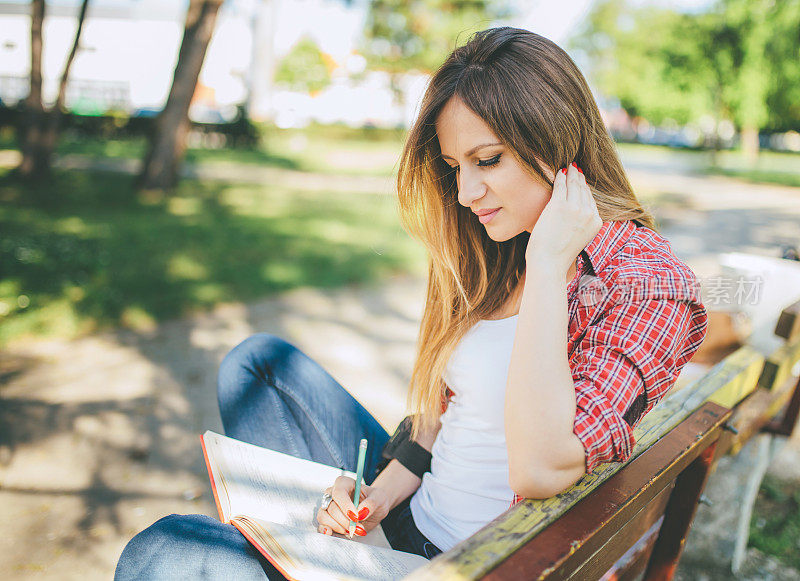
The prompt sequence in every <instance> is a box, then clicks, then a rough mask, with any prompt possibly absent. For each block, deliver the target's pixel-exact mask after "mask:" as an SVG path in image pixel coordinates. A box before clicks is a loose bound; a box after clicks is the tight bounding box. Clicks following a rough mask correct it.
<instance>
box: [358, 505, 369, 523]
mask: <svg viewBox="0 0 800 581" xmlns="http://www.w3.org/2000/svg"><path fill="white" fill-rule="evenodd" d="M368 514H369V509H368V508H367V507H366V506H365V507H364V508H362V509H361V510H359V511H358V520H364V519H365V518H367V515H368Z"/></svg>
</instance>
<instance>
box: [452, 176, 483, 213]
mask: <svg viewBox="0 0 800 581" xmlns="http://www.w3.org/2000/svg"><path fill="white" fill-rule="evenodd" d="M456 182H457V185H458V202H459V203H460V204H461V205H462V206H465V207H467V208H470V207H472V203H473V202H474V201H475V200H478V199H480V198H482V197H483V196H484V195H485V194H486V184H485V183H484V181H483V178H482V177H481V175H480V174H479V173H477V172H471V171H464V170H463V169H462V170H461V171H459V173H458V177H457V180H456Z"/></svg>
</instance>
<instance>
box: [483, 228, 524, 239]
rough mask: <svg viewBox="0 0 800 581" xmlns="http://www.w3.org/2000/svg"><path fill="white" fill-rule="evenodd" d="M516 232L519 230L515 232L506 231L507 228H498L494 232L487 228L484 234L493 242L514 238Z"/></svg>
mask: <svg viewBox="0 0 800 581" xmlns="http://www.w3.org/2000/svg"><path fill="white" fill-rule="evenodd" d="M517 234H519V232H517V233H516V234H515V233H513V232H508V231H507V230H499V231H496V232H493V231H491V230H488V229H487V230H486V235H487V236H488V237H489V238H491V239H492V240H494V241H495V242H506V241H508V240H511V239H512V238H514V237H515V236H516V235H517Z"/></svg>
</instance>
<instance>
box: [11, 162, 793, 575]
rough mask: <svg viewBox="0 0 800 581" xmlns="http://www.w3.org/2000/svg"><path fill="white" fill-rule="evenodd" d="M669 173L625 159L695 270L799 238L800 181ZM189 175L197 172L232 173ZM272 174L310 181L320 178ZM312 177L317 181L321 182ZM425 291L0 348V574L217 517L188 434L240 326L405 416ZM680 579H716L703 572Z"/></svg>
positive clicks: (785, 466) (82, 568)
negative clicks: (174, 520)
mask: <svg viewBox="0 0 800 581" xmlns="http://www.w3.org/2000/svg"><path fill="white" fill-rule="evenodd" d="M84 161H85V160H84ZM0 163H2V160H0ZM87 167H95V164H88V166H87ZM673 169H674V171H672V172H670V171H668V168H667V169H664V168H653V167H648V166H646V165H643V164H640V165H639V166H637V164H636V162H635V161H631V163H630V165H629V171H630V176H631V179H632V181H633V182H634V185H635V186H636V188H637V191H640V192H642V197H643V199H644V200H645V202H646V203H648V204H650V205H651V206H652V207H653V209H654V211H655V212H656V215H657V217H658V218H659V221H660V223H661V225H662V231H663V233H664V234H665V235H666V236H667V237H668V238H669V239H670V240H671V241H672V242H673V245H674V248H675V251H676V253H677V254H678V255H679V256H681V257H682V258H684V259H685V260H687V262H689V264H690V265H691V266H692V267H693V268H694V269H695V270H696V272H697V273H698V274H699V275H700V276H701V277H703V276H710V275H713V274H715V273H716V270H715V269H716V263H715V256H716V254H717V253H718V252H722V251H731V250H734V249H736V250H744V251H749V252H757V253H761V254H765V255H770V256H777V255H778V252H777V249H778V247H779V246H780V244H786V243H794V244H798V243H800V192H799V191H798V190H796V189H792V188H781V187H772V186H756V185H752V184H745V183H743V182H738V181H735V180H730V179H726V178H704V177H702V176H699V175H697V174H695V173H693V172H692V171H690V170H687V169H686V168H680V167H676V168H673ZM251 170H252V171H253V172H254V173H252V174H248V175H251V176H252V179H258V180H260V179H262V178H263V175H260V174H258V171H259V169H258V168H250V169H248V171H251ZM196 171H197V172H198V173H197V175H202V177H203V178H204V179H226V180H227V179H231V176H232V175H234V174H235V172H234V174H230V173H226V174H225V175H222V173H219V174H218V175H217V174H215V172H217V170H215V169H213V168H211V167H209V168H204V169H203V170H202V172H201V170H200V168H196ZM226 172H228V170H226ZM293 173H298V172H293ZM235 175H237V176H238V177H241V176H243V175H245V174H244V173H239V174H235ZM264 175H266V174H264ZM276 175H278V174H276ZM280 179H288V180H295V179H296V180H308V181H306V182H304V183H306V184H307V186H308V187H316V186H315V182H314V180H316V179H318V178H311V177H308V176H305V177H298V176H291V175H283V176H282V177H281V178H280ZM361 179H362V178H353V177H349V178H347V180H348V181H349V182H350V183H351V186H352V187H359V188H364V190H363V191H378V192H381V191H384V190H381V189H380V188H376V187H375V186H376V184H377V181H375V180H378V181H380V180H382V181H381V183H384V184H386V183H388V180H385V179H383V178H363V179H364V180H366V181H360V180H361ZM356 182H358V184H360V185H354V184H356ZM343 183H344V182H343ZM325 187H326V188H327V189H330V187H331V186H330V182H329V180H328V179H327V177H326V178H325ZM342 191H347V188H346V187H345V186H344V185H343V186H342ZM349 191H352V190H349ZM387 193H389V191H387ZM424 291H425V287H424V281H422V280H420V279H417V278H410V277H398V278H393V279H390V280H385V281H383V282H382V283H381V284H376V285H364V286H350V287H343V288H339V289H336V290H332V291H331V290H326V291H321V290H316V289H308V288H306V289H298V290H295V291H291V292H288V293H286V294H282V295H279V296H275V297H271V298H267V299H264V300H261V301H257V302H254V303H250V304H227V305H221V306H219V307H218V308H216V309H214V310H213V311H211V312H209V313H206V314H201V315H197V316H193V317H190V318H186V319H181V320H175V321H171V322H167V323H164V324H161V325H159V326H157V327H156V328H154V329H152V330H151V331H149V332H132V331H118V332H109V333H103V334H98V335H93V336H90V337H86V338H82V339H78V340H74V341H59V340H47V341H36V342H32V343H27V344H22V343H20V344H16V345H14V346H12V348H11V349H9V350H7V351H6V352H4V353H2V354H0V513H1V514H2V515H3V518H2V519H0V571H2V572H3V578H4V579H40V578H41V579H81V580H93V579H108V578H110V577H111V575H112V573H113V569H114V565H115V563H116V560H117V558H118V556H119V554H120V552H121V550H122V548H123V546H124V545H125V543H126V542H127V541H128V540H129V539H130V538H131V537H132V536H133V535H134V534H135V533H136V532H138V531H140V530H141V529H143V528H144V527H146V526H147V525H149V524H150V523H152V522H153V521H154V520H156V519H157V518H159V517H161V516H163V515H166V514H170V513H173V512H177V513H192V512H197V513H203V514H208V515H212V516H215V515H216V510H215V508H214V506H213V504H214V503H213V499H212V497H211V492H210V488H209V486H208V480H207V476H206V473H205V467H204V465H203V460H202V455H201V451H200V446H199V440H198V437H197V435H198V434H199V433H201V432H203V431H204V430H206V429H212V430H218V431H219V430H221V424H220V420H219V417H218V414H217V411H216V396H215V381H216V370H217V367H218V365H219V363H220V361H221V360H222V358H223V357H224V355H225V354H226V353H227V352H228V350H230V349H231V348H232V347H233V346H235V345H236V344H237V343H238V342H239V341H241V340H242V339H244V338H245V337H247V336H248V335H250V334H252V333H256V332H269V333H273V334H276V335H279V336H281V337H284V338H285V339H287V340H289V341H291V342H293V343H294V344H296V345H297V346H299V347H300V348H301V349H302V350H303V351H305V352H306V353H308V354H309V355H310V356H311V357H313V358H315V359H316V360H317V361H319V362H320V363H321V364H322V365H323V366H324V367H325V368H326V369H328V370H329V371H330V372H331V373H332V375H333V376H334V377H335V378H336V379H338V380H339V381H340V382H341V383H342V384H343V385H344V386H346V387H347V388H348V389H349V390H350V391H351V392H352V393H353V395H354V396H355V397H356V398H358V399H359V400H360V401H361V402H362V403H363V404H364V405H365V406H366V407H367V408H368V409H370V410H371V411H373V413H374V414H375V416H376V417H377V418H378V420H379V421H380V422H381V424H382V425H383V426H384V427H385V428H386V429H387V430H388V431H391V430H392V429H393V428H394V427H395V425H396V424H397V422H398V421H399V420H400V419H401V418H402V415H403V409H404V393H405V387H406V384H407V381H408V376H409V373H410V369H411V364H412V360H413V351H414V343H415V340H416V333H417V328H418V323H419V318H420V315H421V312H422V305H423V300H424ZM798 436H800V435H798ZM798 436H796V437H795V440H794V441H793V442H792V443H791V445H790V446H787V447H786V450H785V451H784V452H783V453H782V455H781V456H779V457H778V459H776V462H775V465H776V466H778V467H780V468H781V469H782V471H781V475H782V476H784V477H792V478H797V480H798V481H800V455H798V452H797V451H798V450H800V443H798V442H797V440H798ZM702 508H703V507H701V510H702ZM748 566H749V567H750V569H748V573H747V575H745V576H744V577H743V578H751V579H765V578H774V579H783V578H792V577H791V576H795V578H796V575H797V572H796V571H787V570H785V569H784V568H781V567H780V566H779V565H777V564H776V563H775V562H774V560H771V559H769V558H765V557H763V556H762V555H760V554H758V553H753V554H752V555H751V558H750V559H749V561H748ZM681 574H682V575H685V577H684V578H686V579H698V578H706V579H714V578H715V576H714V575H715V573H714V571H713V570H710V571H703V572H702V576H700V577H698V576H697V575H693V574H692V572H691V571H689V572H688V573H687V572H685V571H684V572H682V573H681ZM748 575H749V576H748ZM786 575H789V577H786ZM770 576H771V577H770ZM720 578H722V577H720ZM726 578H727V577H726Z"/></svg>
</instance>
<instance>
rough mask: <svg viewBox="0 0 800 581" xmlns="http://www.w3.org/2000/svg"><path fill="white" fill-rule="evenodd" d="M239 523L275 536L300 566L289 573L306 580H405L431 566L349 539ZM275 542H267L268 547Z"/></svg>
mask: <svg viewBox="0 0 800 581" xmlns="http://www.w3.org/2000/svg"><path fill="white" fill-rule="evenodd" d="M237 521H239V523H240V524H243V525H244V526H246V527H247V528H248V529H249V530H258V529H262V531H263V530H264V529H266V530H267V531H268V534H269V536H270V537H272V539H271V541H272V542H274V543H277V544H278V545H280V546H281V547H282V548H283V549H284V551H285V552H286V554H287V556H288V557H289V559H290V561H291V562H294V563H298V565H297V569H295V570H293V571H288V572H289V573H290V574H292V576H293V577H294V576H296V577H297V578H301V579H304V580H305V579H348V580H349V579H355V580H359V581H362V580H369V581H390V580H393V579H402V578H403V577H406V576H407V575H409V574H410V573H411V572H413V571H414V570H415V569H417V568H418V567H421V566H423V565H425V564H426V563H428V560H427V559H425V558H424V557H421V556H419V555H414V554H412V553H404V552H401V551H394V550H391V549H384V548H380V547H371V546H366V545H363V544H359V543H354V542H352V541H350V540H348V539H345V538H339V537H330V536H325V535H319V534H318V533H314V532H309V531H304V530H299V529H294V528H290V527H284V526H280V525H275V524H273V523H263V522H259V521H257V520H255V519H237ZM248 521H249V522H248ZM261 534H262V533H259V536H261ZM320 537H321V538H320ZM272 542H270V541H269V540H267V541H266V542H265V544H266V545H270V544H272ZM287 564H288V562H287Z"/></svg>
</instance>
